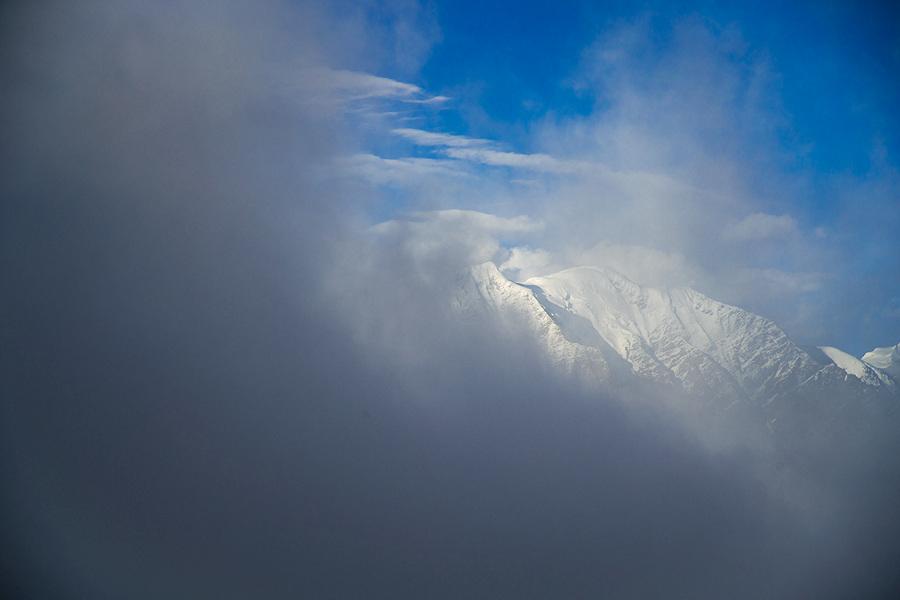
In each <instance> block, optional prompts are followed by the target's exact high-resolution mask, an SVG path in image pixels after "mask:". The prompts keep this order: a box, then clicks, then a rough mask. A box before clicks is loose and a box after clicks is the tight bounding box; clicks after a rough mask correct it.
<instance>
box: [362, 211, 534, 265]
mask: <svg viewBox="0 0 900 600" xmlns="http://www.w3.org/2000/svg"><path fill="white" fill-rule="evenodd" d="M542 227H543V224H542V223H540V222H538V221H535V220H533V219H531V218H529V217H527V216H515V217H499V216H497V215H492V214H488V213H483V212H479V211H474V210H457V209H453V210H439V211H429V212H420V213H415V214H413V215H411V216H410V217H409V218H407V219H394V220H391V221H386V222H384V223H379V224H378V225H376V226H374V227H372V232H373V233H374V234H376V235H377V236H379V238H380V239H381V240H382V241H384V242H388V243H392V244H394V245H395V246H397V247H399V248H400V249H401V251H402V252H403V253H404V254H405V255H406V257H407V258H410V259H412V261H413V263H414V264H416V265H417V266H418V267H419V269H420V270H421V271H422V272H423V273H426V274H427V273H430V274H431V275H430V276H435V275H437V274H441V273H447V272H448V271H447V269H451V270H452V269H460V268H463V267H466V266H469V265H474V264H479V263H483V262H486V261H494V262H498V261H500V260H501V259H502V258H504V257H505V255H506V251H505V250H504V249H503V246H502V243H501V242H504V241H507V240H517V239H519V238H520V237H522V236H524V235H528V234H532V233H534V232H537V231H539V230H540V229H541V228H542ZM451 272H452V271H451Z"/></svg>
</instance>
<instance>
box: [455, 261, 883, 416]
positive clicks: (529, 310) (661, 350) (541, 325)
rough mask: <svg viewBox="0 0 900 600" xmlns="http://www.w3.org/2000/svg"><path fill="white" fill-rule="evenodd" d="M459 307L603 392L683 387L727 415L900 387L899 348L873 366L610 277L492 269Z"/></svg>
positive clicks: (464, 286) (756, 320)
mask: <svg viewBox="0 0 900 600" xmlns="http://www.w3.org/2000/svg"><path fill="white" fill-rule="evenodd" d="M454 304H455V306H456V308H457V309H458V310H459V311H460V312H461V313H463V314H465V313H473V312H477V313H480V314H481V315H487V316H489V317H490V318H492V319H496V320H497V321H498V322H500V323H501V324H503V325H504V326H506V327H510V328H515V329H517V330H518V331H525V332H527V333H528V335H530V336H532V337H533V338H534V339H535V340H537V342H538V345H539V347H541V348H542V349H543V351H544V352H546V354H547V356H548V360H549V361H550V362H551V363H552V364H553V365H555V366H557V367H559V368H561V369H562V370H564V371H565V372H569V373H576V374H578V375H579V376H582V377H585V378H587V379H590V380H593V381H595V382H598V383H601V384H604V385H608V384H610V383H613V382H622V381H625V380H627V379H629V378H630V379H632V380H633V379H639V380H645V381H652V382H655V383H658V384H662V385H668V386H675V387H678V388H680V389H682V390H684V391H686V392H689V393H690V394H691V395H693V396H696V397H698V398H701V399H705V400H707V401H709V402H711V403H712V404H713V405H714V406H718V407H724V408H728V407H731V406H733V405H735V404H744V405H747V404H751V405H754V406H768V405H770V404H772V403H773V402H775V403H776V404H778V403H780V404H781V406H779V407H775V408H777V409H778V410H783V409H784V406H783V405H784V402H785V399H786V398H790V397H792V396H797V395H798V394H799V395H803V396H805V397H810V398H816V397H822V396H823V394H828V395H829V396H836V397H838V398H840V400H841V402H842V403H843V402H844V401H848V402H850V403H853V402H854V401H855V400H854V398H857V399H858V398H863V397H866V398H868V397H871V396H873V395H880V394H884V393H889V394H895V393H896V391H897V388H898V387H900V386H896V385H895V383H894V381H893V379H892V378H891V377H890V376H889V371H890V370H891V369H896V367H897V365H898V361H897V357H898V354H900V351H898V347H895V348H893V349H876V350H875V351H873V352H872V353H869V354H867V355H866V357H864V358H865V361H861V360H859V359H857V358H855V357H853V356H851V355H849V354H847V353H845V352H842V351H840V350H838V349H837V348H833V347H830V346H824V347H821V348H819V349H813V350H812V351H810V352H808V351H807V350H804V349H803V348H801V347H799V346H797V345H796V344H795V343H794V342H793V341H792V340H791V339H790V338H789V337H788V336H787V335H786V334H785V333H784V332H783V331H782V330H781V329H780V328H779V327H778V326H777V325H776V324H775V323H773V322H772V321H769V320H768V319H765V318H763V317H760V316H758V315H754V314H753V313H750V312H748V311H746V310H743V309H741V308H738V307H735V306H730V305H727V304H723V303H721V302H717V301H716V300H713V299H711V298H709V297H707V296H705V295H703V294H701V293H699V292H697V291H695V290H692V289H688V288H678V289H672V290H659V289H654V288H648V287H643V286H640V285H638V284H636V283H634V282H633V281H631V280H629V279H628V278H626V277H624V276H623V275H621V274H620V273H617V272H615V271H613V270H610V269H600V268H594V267H576V268H572V269H567V270H564V271H561V272H559V273H555V274H553V275H548V276H544V277H534V278H531V279H528V280H526V281H524V282H522V283H521V284H519V283H514V282H512V281H510V280H508V279H507V278H506V277H504V276H503V275H502V274H501V273H500V271H499V270H498V269H497V267H496V266H495V265H493V264H492V263H485V264H482V265H478V266H476V267H472V268H471V269H470V270H469V272H468V273H467V274H466V275H465V277H464V278H463V280H462V281H461V282H460V285H459V292H458V294H457V296H456V298H455V299H454ZM881 365H886V366H881ZM775 408H773V410H775Z"/></svg>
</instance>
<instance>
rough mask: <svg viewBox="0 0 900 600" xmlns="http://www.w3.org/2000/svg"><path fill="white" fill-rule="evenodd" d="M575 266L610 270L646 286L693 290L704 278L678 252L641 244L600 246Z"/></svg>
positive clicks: (584, 254) (578, 256)
mask: <svg viewBox="0 0 900 600" xmlns="http://www.w3.org/2000/svg"><path fill="white" fill-rule="evenodd" d="M572 262H573V264H577V265H589V266H595V267H608V268H611V269H613V270H615V271H618V272H620V273H622V274H623V275H625V276H626V277H628V278H629V279H632V280H633V281H635V282H637V283H640V284H642V285H648V286H653V287H677V286H692V285H695V284H696V283H697V282H698V281H700V280H702V279H703V278H704V274H703V273H702V272H701V270H700V269H698V268H697V267H695V266H694V265H692V264H690V262H689V261H688V260H687V259H686V258H685V257H684V256H683V255H681V254H679V253H677V252H663V251H661V250H657V249H655V248H650V247H647V246H641V245H637V244H614V243H611V242H605V241H604V242H600V243H598V244H597V245H595V246H593V247H592V248H589V249H587V250H585V251H583V252H580V253H578V254H576V255H575V256H574V259H573V261H572Z"/></svg>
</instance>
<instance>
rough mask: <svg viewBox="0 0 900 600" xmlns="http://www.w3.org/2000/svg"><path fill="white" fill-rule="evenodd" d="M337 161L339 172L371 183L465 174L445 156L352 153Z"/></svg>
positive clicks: (406, 182) (415, 181) (414, 181)
mask: <svg viewBox="0 0 900 600" xmlns="http://www.w3.org/2000/svg"><path fill="white" fill-rule="evenodd" d="M340 163H341V167H342V170H341V172H342V173H350V174H352V175H355V176H357V177H360V178H362V179H364V180H366V181H368V182H369V183H371V184H374V185H397V186H406V185H417V184H422V183H428V182H433V181H435V180H437V179H447V178H454V179H459V178H465V177H467V176H468V173H467V172H466V171H465V170H464V169H463V168H461V165H459V163H457V162H456V161H450V160H446V159H435V158H383V157H381V156H376V155H374V154H355V155H353V156H350V157H346V158H344V159H342V160H341V161H340Z"/></svg>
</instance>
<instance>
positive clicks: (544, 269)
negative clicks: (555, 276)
mask: <svg viewBox="0 0 900 600" xmlns="http://www.w3.org/2000/svg"><path fill="white" fill-rule="evenodd" d="M499 268H500V270H501V271H503V274H504V275H506V276H507V277H509V278H510V279H512V280H513V281H525V280H526V279H528V278H529V277H536V276H539V275H547V274H549V273H553V272H555V271H558V270H560V269H559V267H558V266H556V265H554V264H553V257H552V256H551V255H550V253H549V252H547V251H546V250H542V249H540V248H538V249H532V248H529V247H527V246H516V247H514V248H510V250H509V256H508V257H507V259H506V260H505V261H503V262H502V263H501V264H500V267H499Z"/></svg>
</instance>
